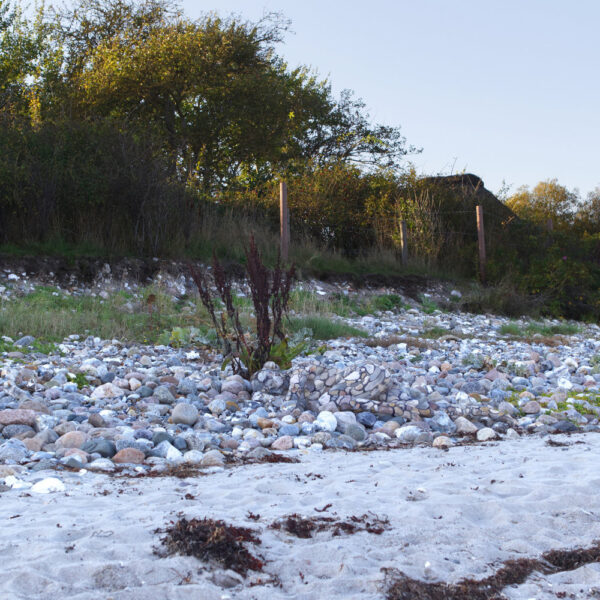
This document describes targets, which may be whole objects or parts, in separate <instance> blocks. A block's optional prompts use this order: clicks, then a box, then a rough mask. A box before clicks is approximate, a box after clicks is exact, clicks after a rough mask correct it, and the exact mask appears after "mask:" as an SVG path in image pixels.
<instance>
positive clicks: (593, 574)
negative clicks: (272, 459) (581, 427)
mask: <svg viewBox="0 0 600 600" xmlns="http://www.w3.org/2000/svg"><path fill="white" fill-rule="evenodd" d="M547 439H548V438H540V437H530V438H523V439H520V440H513V441H505V442H501V443H494V444H485V445H474V446H465V447H455V448H451V449H450V450H449V451H448V452H443V451H440V450H436V449H434V448H413V449H407V450H395V451H390V452H370V453H345V452H335V453H331V452H326V453H317V452H309V453H306V454H302V455H300V457H301V462H300V463H298V464H260V465H247V466H243V467H233V468H228V469H226V470H220V471H218V472H213V473H210V474H209V475H207V476H203V477H197V478H193V479H191V478H190V479H186V480H180V479H175V478H154V479H151V478H143V479H138V480H133V479H124V478H114V477H110V476H107V475H99V474H92V473H89V472H87V473H85V474H77V473H66V472H60V473H58V474H57V473H56V472H43V473H27V472H25V473H24V474H23V479H24V480H25V481H28V482H34V481H36V480H38V479H41V478H42V477H45V476H57V477H59V478H60V479H61V480H62V481H63V482H64V483H65V486H66V491H65V492H57V493H51V494H36V493H34V492H32V491H31V490H27V489H22V490H16V489H12V490H10V491H7V492H4V493H2V494H1V495H0V516H1V518H2V525H3V526H2V530H1V533H0V536H1V539H0V560H1V561H2V567H3V568H2V572H3V575H2V578H1V580H0V598H3V599H4V598H6V599H8V598H15V599H19V600H34V599H40V600H42V599H43V600H50V599H52V600H54V599H57V598H71V599H73V600H88V599H89V600H91V599H97V598H102V599H108V598H112V599H114V600H133V599H144V600H149V599H154V598H156V599H158V598H165V599H174V600H175V599H177V600H179V599H190V600H191V599H194V600H198V599H211V600H212V599H215V600H221V599H223V600H225V599H227V598H232V599H233V598H235V599H238V598H239V599H256V600H261V599H267V598H268V599H278V598H297V599H314V598H344V599H349V598H357V599H358V598H361V599H376V598H384V588H383V573H382V571H381V569H382V568H383V567H393V568H397V569H399V570H401V571H403V572H404V573H406V574H407V575H409V576H411V577H415V578H423V579H424V578H426V577H427V576H429V578H430V579H429V580H430V581H448V582H454V581H457V580H459V579H460V578H461V577H465V576H471V577H475V578H482V577H484V576H486V575H489V574H491V573H492V572H493V571H494V570H495V569H496V568H498V567H499V566H500V565H501V563H502V561H504V560H506V559H509V558H520V557H537V556H539V555H540V554H541V553H542V552H545V551H547V550H550V549H562V548H571V547H575V546H586V545H590V544H591V543H592V542H593V541H594V540H595V539H598V538H600V501H599V499H598V494H599V492H600V466H599V465H600V436H598V435H597V434H578V435H573V436H570V437H566V436H557V437H554V438H553V439H556V440H561V441H563V442H565V443H568V444H570V445H569V446H568V447H552V446H548V445H547V443H546V441H547ZM319 476H322V477H319ZM186 494H190V495H191V496H193V497H194V499H186V498H185V495H186ZM188 498H189V497H188ZM329 503H331V504H332V506H331V508H330V509H328V511H326V512H325V513H318V512H315V508H317V509H321V508H323V507H324V506H325V505H327V504H329ZM248 511H250V512H252V513H255V514H260V515H261V518H260V520H259V521H252V520H250V519H249V518H248V517H247V513H248ZM369 511H371V512H374V513H376V514H377V515H379V516H381V517H384V516H385V517H387V518H388V519H389V522H390V523H389V526H388V528H387V530H386V531H385V532H384V533H383V534H382V535H374V534H371V533H366V532H360V533H356V534H354V535H348V536H340V537H333V536H332V535H331V533H328V532H322V533H318V534H316V536H315V538H313V539H298V538H296V537H292V536H291V535H289V534H287V533H285V532H282V531H275V530H273V529H269V528H268V525H269V524H271V523H272V522H273V520H275V519H277V518H279V517H281V516H284V515H288V514H290V513H299V514H301V515H304V516H319V515H324V514H326V515H334V516H339V517H341V518H343V517H348V516H351V515H357V516H359V515H362V514H363V513H366V512H369ZM178 516H186V517H188V518H192V517H198V518H202V517H210V518H215V519H223V520H225V521H226V522H228V523H231V524H236V525H244V526H248V527H253V528H255V529H257V530H258V532H259V537H260V538H261V539H262V545H261V546H252V545H250V546H248V547H249V549H250V550H251V551H252V552H253V553H254V554H256V555H258V556H261V557H263V558H264V559H265V560H266V561H267V564H266V569H265V573H263V574H253V573H251V574H250V575H249V576H248V578H247V579H246V580H242V579H241V578H240V577H239V576H237V575H236V574H234V573H231V572H225V571H223V569H221V568H219V567H217V566H215V565H208V564H204V563H201V562H200V561H199V560H197V559H196V558H193V557H183V556H173V557H170V558H159V557H157V556H156V555H155V554H153V547H154V546H156V545H157V544H158V542H159V535H157V534H155V533H154V530H155V529H157V528H160V527H164V526H165V525H166V524H167V523H168V522H169V521H171V520H176V519H177V518H178ZM426 562H429V563H431V568H430V570H427V569H426V568H425V563H426ZM272 574H274V575H277V576H278V577H279V579H280V580H281V582H282V587H274V586H273V585H254V586H250V583H251V582H256V580H257V579H258V578H259V577H262V578H263V579H267V578H269V575H272ZM300 574H302V575H300ZM238 580H239V581H240V582H241V583H237V584H236V582H237V581H238ZM560 592H565V593H566V596H562V594H560V595H558V596H557V595H556V594H557V593H560ZM504 593H505V595H506V596H507V597H508V598H511V599H517V598H523V599H529V598H535V599H536V600H541V599H543V598H556V597H567V598H568V597H573V598H598V597H600V564H591V565H587V566H585V567H582V568H580V569H577V570H576V571H572V572H567V573H560V574H557V575H552V576H541V575H537V574H536V575H533V576H532V577H530V578H529V580H528V581H527V582H526V583H525V584H523V585H521V586H518V587H514V588H509V589H506V590H504Z"/></svg>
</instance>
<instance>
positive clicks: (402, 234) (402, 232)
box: [400, 221, 408, 266]
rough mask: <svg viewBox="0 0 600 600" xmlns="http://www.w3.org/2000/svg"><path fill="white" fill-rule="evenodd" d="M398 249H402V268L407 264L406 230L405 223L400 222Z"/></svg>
mask: <svg viewBox="0 0 600 600" xmlns="http://www.w3.org/2000/svg"><path fill="white" fill-rule="evenodd" d="M400 248H401V249H402V266H406V263H407V262H408V229H407V228H406V221H400Z"/></svg>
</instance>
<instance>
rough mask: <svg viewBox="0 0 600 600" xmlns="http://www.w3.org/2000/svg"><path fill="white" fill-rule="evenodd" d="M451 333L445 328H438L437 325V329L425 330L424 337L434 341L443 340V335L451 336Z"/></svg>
mask: <svg viewBox="0 0 600 600" xmlns="http://www.w3.org/2000/svg"><path fill="white" fill-rule="evenodd" d="M450 333H451V332H450V330H449V329H445V328H444V327H438V326H437V325H436V326H435V327H429V328H427V329H425V330H423V334H422V335H423V337H424V338H429V339H432V340H437V339H438V338H441V337H442V336H443V335H449V334H450Z"/></svg>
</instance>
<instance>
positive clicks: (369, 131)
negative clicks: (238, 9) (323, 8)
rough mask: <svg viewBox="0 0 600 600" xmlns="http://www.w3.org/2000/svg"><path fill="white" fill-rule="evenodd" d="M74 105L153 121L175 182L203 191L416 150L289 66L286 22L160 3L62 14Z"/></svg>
mask: <svg viewBox="0 0 600 600" xmlns="http://www.w3.org/2000/svg"><path fill="white" fill-rule="evenodd" d="M58 23H59V26H58V28H57V30H58V31H59V32H60V41H61V43H62V45H63V47H64V49H65V57H66V60H65V67H64V69H65V77H67V78H68V79H69V81H70V88H71V90H72V91H73V92H74V93H75V99H74V103H73V105H74V107H76V110H78V111H79V113H80V114H82V115H84V116H86V117H90V116H98V115H101V116H103V117H117V118H118V119H120V120H127V121H128V122H130V123H131V124H132V126H135V125H142V126H143V127H144V128H147V127H148V126H151V127H153V128H154V130H155V131H156V133H157V135H159V136H161V137H163V139H165V141H166V149H167V150H168V151H169V153H170V154H171V156H172V159H173V163H174V165H176V168H177V173H178V175H179V176H180V177H181V178H182V179H184V180H185V181H187V182H188V183H190V184H192V185H194V186H197V187H199V188H201V189H203V190H204V191H207V192H212V191H214V190H217V189H223V188H226V187H229V186H231V185H245V186H248V185H254V184H256V183H261V182H264V181H265V180H267V179H268V178H272V177H273V176H274V175H275V174H277V173H281V172H282V171H287V170H290V169H291V170H296V171H297V170H298V169H301V168H303V167H304V165H305V164H306V161H307V160H310V159H314V160H315V162H318V163H319V164H323V163H325V162H329V161H348V162H359V163H362V164H368V165H388V166H389V165H396V164H397V162H398V160H399V159H400V158H401V157H402V156H404V155H405V154H406V152H407V151H409V150H411V148H407V147H406V145H405V140H404V138H403V137H402V136H401V135H400V132H399V130H398V129H397V128H394V127H385V126H380V125H371V124H370V122H369V118H368V114H367V113H366V111H365V106H364V103H362V101H360V100H356V99H354V98H353V97H352V95H351V94H350V93H349V92H344V93H343V94H342V97H341V99H340V100H339V101H336V100H335V99H334V98H333V96H332V94H331V88H330V86H329V84H328V82H326V81H320V80H319V79H318V78H317V76H316V75H315V74H314V73H311V72H310V71H309V70H308V69H306V68H304V67H300V68H297V69H293V70H289V69H288V68H287V65H286V64H285V63H284V62H283V61H282V60H281V58H279V57H278V56H277V54H276V52H275V46H276V44H277V43H279V42H280V41H281V40H282V36H283V33H284V32H285V30H286V23H285V22H283V21H282V20H281V19H280V18H278V17H277V16H276V15H270V16H268V17H266V18H265V19H263V20H262V21H260V22H258V23H249V22H244V21H240V20H237V19H235V18H230V19H221V18H218V17H215V16H212V15H209V16H206V17H204V18H202V19H200V20H198V21H191V20H189V19H186V18H185V17H184V16H183V15H182V13H181V12H179V11H177V10H176V8H175V7H174V5H173V4H171V3H170V2H166V1H163V0H147V1H146V2H142V3H135V2H132V1H131V0H80V2H79V4H78V5H77V6H76V8H75V9H73V10H72V11H71V12H66V13H62V14H59V15H58Z"/></svg>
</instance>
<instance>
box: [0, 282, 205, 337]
mask: <svg viewBox="0 0 600 600" xmlns="http://www.w3.org/2000/svg"><path fill="white" fill-rule="evenodd" d="M151 295H153V296H154V298H155V300H154V302H153V303H152V310H150V309H149V308H148V306H149V305H148V303H147V300H148V298H149V297H150V296H151ZM131 298H132V297H131V295H130V294H126V293H122V292H119V293H116V294H113V295H111V296H109V298H108V299H106V300H104V299H102V298H98V297H92V296H75V295H65V294H64V292H60V291H58V290H55V289H54V288H50V287H40V288H37V289H36V290H35V291H34V292H33V293H31V294H28V295H26V296H23V297H21V298H17V299H13V300H3V301H1V302H0V331H2V332H3V333H4V335H8V336H10V337H12V338H13V339H17V338H18V337H20V336H21V335H32V336H34V337H35V338H36V342H37V344H38V347H40V344H43V343H44V342H59V341H62V340H63V339H64V338H66V337H67V336H69V335H71V334H80V335H81V334H85V335H94V336H98V337H101V338H103V339H113V338H118V339H121V340H126V341H135V342H142V343H154V342H156V341H157V340H158V337H159V336H160V335H161V334H162V333H163V332H164V331H165V330H172V329H174V328H175V327H180V326H194V327H198V328H204V329H206V327H207V326H208V320H207V316H206V314H205V313H204V312H203V310H202V309H201V307H200V306H196V305H194V306H191V307H190V308H191V310H189V311H183V310H182V308H183V306H182V305H181V303H178V304H175V303H173V301H172V300H171V299H170V297H168V296H166V295H165V294H163V293H161V292H160V291H159V290H158V289H156V288H147V289H145V290H142V291H141V292H140V294H139V297H138V298H136V299H135V300H136V302H132V300H131ZM132 305H133V310H131V306H132Z"/></svg>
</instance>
